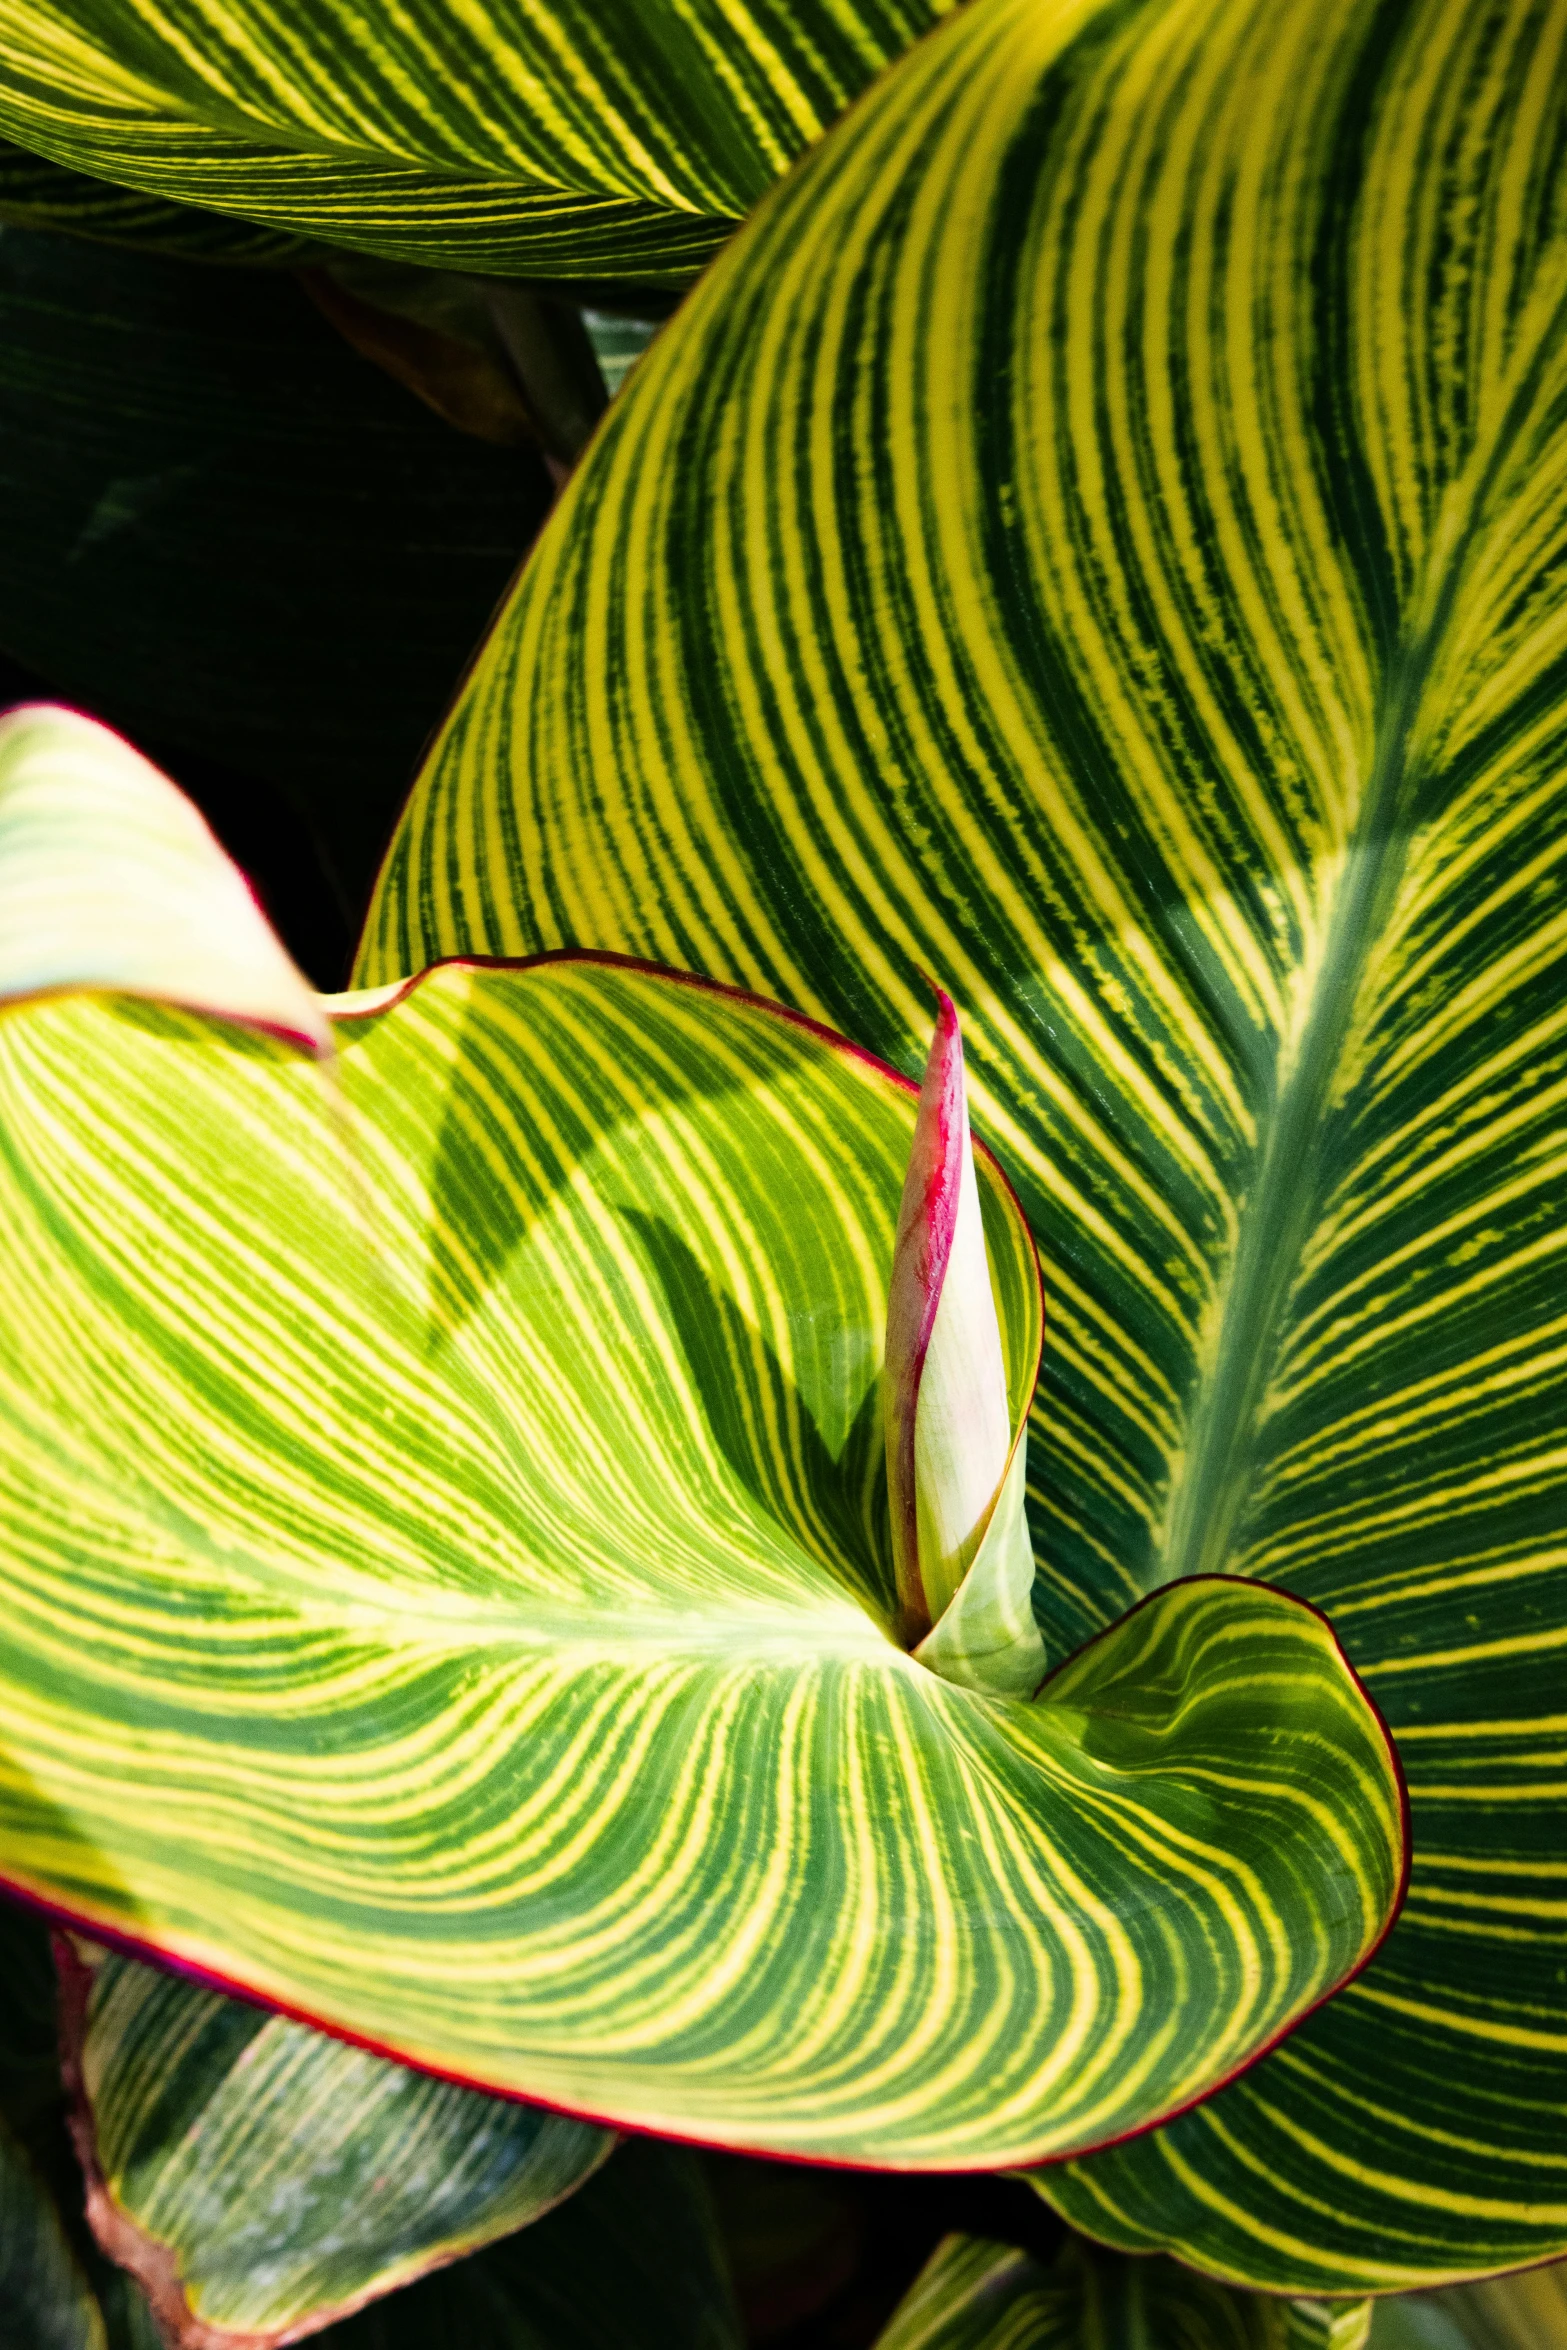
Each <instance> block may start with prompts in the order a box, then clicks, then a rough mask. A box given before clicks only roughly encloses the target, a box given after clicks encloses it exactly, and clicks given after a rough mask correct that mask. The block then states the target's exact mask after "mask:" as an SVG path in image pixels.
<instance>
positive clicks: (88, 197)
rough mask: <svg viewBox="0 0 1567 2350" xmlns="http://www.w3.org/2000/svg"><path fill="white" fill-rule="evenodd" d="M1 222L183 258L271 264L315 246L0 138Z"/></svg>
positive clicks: (299, 257) (314, 251)
mask: <svg viewBox="0 0 1567 2350" xmlns="http://www.w3.org/2000/svg"><path fill="white" fill-rule="evenodd" d="M0 221H6V222H12V223H14V224H15V225H16V226H18V227H20V228H29V229H54V230H59V231H62V232H63V233H64V234H66V235H69V236H77V237H90V238H94V239H96V240H99V241H101V242H102V243H104V244H108V245H128V246H135V247H137V248H138V249H140V250H142V251H146V252H152V253H175V254H178V255H180V256H181V258H182V259H184V260H187V261H223V262H232V263H237V264H242V265H245V266H248V267H251V268H278V267H283V266H285V265H289V264H297V263H299V262H303V261H308V260H311V259H314V258H316V257H317V255H318V253H319V251H320V248H319V247H318V246H315V245H313V244H312V243H311V242H310V241H309V240H308V239H307V238H304V237H294V236H290V235H289V234H288V232H287V231H286V230H279V229H270V228H265V227H263V226H261V225H260V223H258V222H256V221H250V220H241V219H237V218H236V217H235V216H234V215H233V214H231V213H224V212H204V211H202V210H201V209H200V207H199V206H196V205H192V204H170V203H167V202H165V201H164V199H163V198H161V197H159V196H147V195H143V194H142V193H141V192H140V191H139V190H138V189H136V188H120V187H116V186H115V185H114V184H113V182H112V181H110V180H101V179H93V178H92V177H91V176H90V175H89V174H88V173H86V172H81V171H71V170H69V169H68V168H67V167H66V166H65V165H64V164H60V163H50V162H49V161H48V160H47V158H46V157H44V156H42V155H34V154H31V153H29V151H28V150H27V148H25V147H13V146H10V145H9V144H7V143H5V142H3V141H0Z"/></svg>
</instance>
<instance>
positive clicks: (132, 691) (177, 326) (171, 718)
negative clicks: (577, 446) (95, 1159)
mask: <svg viewBox="0 0 1567 2350" xmlns="http://www.w3.org/2000/svg"><path fill="white" fill-rule="evenodd" d="M9 184H10V182H9V179H8V177H7V174H6V171H5V168H4V165H3V161H0V209H3V203H4V189H5V188H6V187H7V186H8V185H9ZM107 192H109V193H112V191H107ZM550 495H551V485H550V482H549V479H548V476H547V475H546V473H545V471H544V467H543V465H542V463H541V462H540V461H539V459H538V458H537V457H536V456H535V455H534V454H533V453H532V452H531V451H528V450H506V451H502V450H499V449H487V448H483V447H481V446H480V445H479V444H478V443H476V442H474V441H471V440H467V439H464V438H461V437H460V436H458V435H457V434H455V433H453V432H452V431H451V430H450V429H449V428H448V427H446V426H445V425H442V424H441V423H439V422H438V421H437V420H436V419H435V418H434V417H433V416H430V415H428V414H427V413H426V412H425V411H424V410H423V409H422V408H421V407H420V406H419V405H418V404H417V403H416V402H415V401H414V400H412V399H411V398H410V397H409V396H408V394H407V393H406V392H404V391H402V390H401V389H400V388H398V387H397V386H395V385H392V384H390V383H387V382H386V381H384V380H383V379H382V378H381V376H380V375H379V374H378V373H377V372H376V370H374V369H373V368H371V367H369V366H367V365H366V364H365V362H364V361H363V360H361V359H359V358H358V357H357V356H356V355H355V354H354V353H352V352H350V351H348V350H346V349H345V348H344V347H343V345H342V343H341V341H340V340H339V338H338V337H337V335H335V334H334V333H333V332H332V331H331V329H330V328H329V327H328V326H327V325H326V323H325V321H324V320H323V319H321V318H320V317H319V316H318V315H317V314H316V312H315V311H314V310H313V308H312V307H311V305H310V303H309V302H308V301H307V299H306V298H305V295H304V293H303V292H302V290H301V289H300V288H299V287H298V286H296V285H295V284H293V283H292V282H290V281H289V280H287V279H271V280H269V279H268V278H266V277H264V276H261V275H259V274H258V273H257V272H256V271H254V270H247V271H245V272H244V273H243V274H241V273H240V272H237V271H234V270H230V269H192V268H188V267H185V266H183V265H182V264H181V263H179V262H177V261H165V260H160V259H158V258H156V257H155V256H149V255H144V254H137V253H121V252H113V251H109V250H106V249H96V250H95V249H94V248H93V247H92V246H90V245H85V244H79V243H77V242H76V241H74V240H67V239H65V238H59V237H51V236H37V235H32V234H29V233H27V232H26V231H22V230H14V229H7V230H0V516H3V518H4V526H5V527H4V530H3V532H0V650H3V651H4V652H6V653H8V654H9V655H11V656H12V658H14V659H16V660H18V661H21V662H22V663H24V664H25V665H26V666H27V667H28V668H29V669H31V670H33V671H34V672H35V673H36V674H37V675H39V676H40V677H42V678H45V679H47V680H48V682H49V685H50V687H51V688H52V689H53V690H54V691H56V692H58V693H61V694H65V695H69V696H71V697H73V698H77V699H80V700H82V701H83V702H85V703H87V704H88V705H89V706H90V707H92V708H93V709H95V710H97V711H99V712H100V713H102V714H103V715H105V716H107V717H109V718H111V719H112V720H113V721H114V722H115V723H116V724H119V725H122V726H127V727H132V728H134V729H135V730H136V731H137V732H138V733H139V734H140V735H143V736H145V737H146V738H148V739H151V740H154V741H158V742H160V743H167V744H170V745H172V746H174V747H175V748H176V749H179V750H185V751H193V752H195V753H197V754H198V755H203V756H208V757H216V758H219V759H221V760H223V761H224V762H225V764H226V765H227V766H229V767H231V768H233V769H236V770H238V771H239V773H240V774H241V775H245V776H254V777H256V778H258V779H259V781H260V782H261V783H262V784H263V785H270V786H271V787H273V788H274V789H276V790H279V791H281V792H283V793H284V794H286V795H287V797H288V798H289V799H290V800H291V801H292V802H293V804H294V805H295V806H296V807H297V808H299V809H301V810H302V811H303V812H304V814H305V816H306V819H307V821H308V822H309V823H310V825H311V827H312V830H313V832H314V835H315V837H316V839H317V840H318V841H319V842H320V845H321V850H322V854H323V861H324V862H325V864H326V865H327V867H328V869H329V870H330V872H331V875H332V878H333V880H334V881H335V882H336V884H337V886H338V889H339V891H340V893H341V897H342V900H343V903H344V909H345V911H344V927H345V929H346V930H347V932H348V935H349V937H350V938H351V936H352V929H353V925H354V924H355V922H356V921H357V918H358V914H359V911H360V909H361V908H362V907H363V904H364V901H365V899H366V897H367V896H368V894H369V890H370V884H371V880H372V877H373V874H374V870H375V865H376V861H377V859H378V858H379V857H380V855H381V853H382V851H383V849H384V847H385V843H386V839H387V836H388V835H389V833H390V831H391V828H392V824H393V822H394V819H395V816H396V811H397V806H398V803H399V801H400V799H401V797H402V795H403V793H404V792H405V790H406V788H407V784H408V779H409V777H410V775H411V774H412V772H413V769H414V766H415V764H416V762H417V760H418V757H419V753H420V749H421V746H422V745H423V743H424V741H425V738H426V736H427V735H428V733H429V731H430V729H431V727H432V726H433V725H434V724H435V723H436V721H437V719H438V718H439V716H440V713H441V710H442V708H443V706H444V704H445V702H446V700H447V699H448V697H449V695H450V694H451V692H452V690H453V688H454V686H455V684H456V682H457V679H458V677H459V675H460V674H461V671H462V668H463V665H464V663H465V662H466V660H467V658H468V655H469V653H470V652H471V651H472V649H473V646H474V644H475V642H476V641H477V639H478V637H479V636H480V634H481V633H482V631H483V628H484V626H485V623H486V621H487V619H488V617H489V614H490V612H491V610H492V609H493V606H494V603H495V600H496V598H497V597H498V596H499V595H500V594H501V593H502V591H503V590H504V588H505V585H506V582H507V580H508V578H509V577H510V575H511V573H512V571H513V570H514V568H515V566H516V563H517V559H518V557H519V556H520V555H521V553H522V552H523V550H524V549H525V548H526V546H527V544H528V542H529V540H530V539H531V537H532V536H533V533H534V532H535V530H536V529H537V528H538V525H539V523H540V521H541V520H542V519H543V516H544V512H545V509H546V506H547V504H548V502H549V498H550ZM306 549H308V554H306V552H305V550H306ZM344 952H345V953H346V941H345V948H344ZM327 976H328V977H329V981H330V983H332V984H335V983H336V982H337V980H338V979H340V977H341V969H340V968H339V969H338V970H337V971H334V972H332V973H330V974H329V975H327Z"/></svg>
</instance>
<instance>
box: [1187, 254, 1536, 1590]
mask: <svg viewBox="0 0 1567 2350" xmlns="http://www.w3.org/2000/svg"><path fill="white" fill-rule="evenodd" d="M1564 328H1567V297H1564V299H1563V300H1562V302H1561V303H1559V304H1558V306H1557V308H1556V312H1555V315H1554V317H1553V319H1552V322H1551V330H1550V332H1549V333H1547V334H1542V335H1541V336H1540V338H1539V340H1538V343H1537V344H1536V346H1535V348H1534V349H1533V351H1532V352H1531V353H1530V354H1529V355H1528V356H1527V357H1526V358H1525V360H1524V361H1523V363H1522V364H1521V365H1520V367H1519V369H1518V373H1517V376H1516V379H1515V381H1514V382H1513V384H1512V387H1511V390H1510V394H1509V397H1508V398H1507V400H1506V402H1505V403H1503V404H1501V406H1500V411H1499V415H1498V423H1497V429H1496V431H1495V433H1494V435H1493V436H1492V437H1491V439H1490V441H1489V443H1488V445H1487V446H1485V447H1483V448H1482V449H1480V450H1478V451H1476V452H1475V454H1474V458H1473V460H1472V464H1471V469H1470V472H1469V478H1468V480H1467V481H1465V482H1457V481H1455V483H1454V484H1453V487H1452V490H1451V491H1450V493H1449V495H1450V499H1453V500H1461V501H1462V520H1461V521H1459V522H1458V523H1457V527H1456V528H1454V529H1451V530H1449V531H1443V530H1442V529H1441V528H1436V529H1433V531H1432V533H1431V537H1430V540H1429V545H1430V548H1431V550H1432V555H1431V558H1430V560H1431V564H1432V568H1431V570H1430V571H1429V572H1428V575H1427V577H1426V580H1425V582H1424V583H1423V587H1422V588H1421V589H1420V590H1419V591H1418V592H1417V593H1416V594H1415V595H1414V596H1413V597H1412V598H1411V600H1410V604H1409V606H1408V610H1409V613H1410V616H1411V618H1410V625H1409V627H1408V632H1407V634H1406V636H1405V639H1404V643H1403V646H1402V647H1401V649H1400V650H1399V652H1398V653H1397V654H1396V655H1395V656H1394V658H1393V660H1392V661H1391V662H1390V664H1389V668H1388V673H1387V677H1386V681H1385V683H1384V687H1383V691H1382V694H1381V697H1380V709H1379V711H1378V714H1377V724H1376V732H1375V747H1374V753H1373V759H1372V766H1371V773H1370V776H1369V779H1368V782H1367V786H1366V791H1365V794H1364V797H1363V799H1362V801H1361V805H1360V808H1359V810H1358V812H1357V815H1356V818H1355V821H1354V825H1353V830H1352V833H1351V837H1350V841H1349V844H1348V854H1347V856H1346V859H1345V863H1344V866H1343V869H1342V872H1341V874H1340V877H1339V880H1338V882H1337V885H1336V890H1335V896H1334V900H1333V902H1332V905H1331V908H1330V911H1329V916H1328V928H1327V935H1326V939H1325V943H1324V949H1323V955H1322V961H1321V965H1320V969H1319V976H1318V980H1317V984H1316V988H1315V991H1314V994H1313V998H1312V1002H1311V1006H1310V1009H1309V1011H1308V1013H1307V1016H1306V1019H1305V1022H1304V1025H1303V1028H1302V1031H1301V1036H1300V1045H1299V1050H1298V1051H1297V1053H1296V1054H1295V1056H1294V1059H1293V1060H1292V1061H1289V1062H1287V1063H1286V1065H1285V1067H1284V1069H1283V1071H1282V1074H1281V1078H1280V1082H1279V1086H1278V1091H1277V1094H1276V1096H1275V1099H1274V1103H1273V1108H1272V1112H1271V1115H1268V1116H1267V1117H1266V1138H1265V1141H1264V1145H1263V1152H1262V1158H1261V1163H1260V1165H1259V1167H1258V1170H1257V1176H1256V1180H1255V1183H1254V1184H1253V1186H1252V1188H1251V1190H1250V1192H1249V1193H1248V1195H1247V1196H1246V1198H1245V1199H1244V1200H1243V1201H1242V1203H1241V1218H1240V1238H1239V1242H1238V1245H1237V1247H1236V1252H1235V1258H1234V1262H1233V1264H1232V1266H1231V1269H1230V1275H1229V1280H1228V1283H1227V1284H1226V1288H1225V1293H1224V1301H1223V1309H1222V1313H1221V1315H1220V1317H1219V1327H1218V1338H1217V1343H1216V1347H1215V1350H1214V1352H1213V1354H1212V1356H1211V1357H1210V1359H1209V1362H1208V1364H1207V1365H1206V1366H1205V1367H1204V1369H1203V1371H1202V1372H1200V1374H1199V1378H1198V1381H1197V1392H1196V1394H1195V1396H1194V1399H1193V1404H1192V1411H1191V1417H1190V1420H1189V1422H1188V1430H1189V1433H1188V1441H1187V1446H1186V1451H1185V1457H1184V1461H1183V1462H1182V1463H1181V1465H1180V1466H1179V1467H1178V1468H1177V1471H1176V1479H1175V1485H1174V1490H1173V1492H1172V1495H1171V1506H1170V1511H1169V1516H1168V1519H1167V1526H1168V1533H1167V1537H1166V1541H1165V1546H1164V1557H1163V1561H1162V1564H1161V1567H1160V1570H1159V1572H1158V1574H1157V1577H1156V1580H1158V1581H1160V1582H1173V1581H1175V1579H1176V1578H1177V1577H1178V1576H1181V1575H1197V1574H1216V1573H1225V1572H1230V1573H1235V1572H1237V1571H1244V1566H1245V1559H1244V1545H1245V1540H1246V1531H1247V1530H1246V1524H1245V1519H1246V1514H1247V1509H1248V1505H1249V1504H1250V1503H1251V1501H1252V1500H1253V1499H1254V1497H1255V1494H1256V1489H1257V1488H1256V1478H1257V1470H1258V1468H1259V1466H1260V1463H1261V1457H1262V1453H1263V1449H1264V1443H1265V1430H1266V1420H1267V1397H1268V1391H1269V1388H1270V1385H1271V1383H1272V1380H1273V1376H1274V1373H1275V1371H1276V1369H1277V1367H1278V1364H1279V1358H1280V1354H1281V1352H1282V1349H1283V1346H1284V1344H1285V1342H1286V1340H1287V1336H1288V1307H1289V1301H1290V1296H1291V1293H1292V1291H1293V1289H1294V1286H1295V1283H1296V1280H1297V1278H1298V1276H1299V1271H1300V1265H1301V1257H1302V1253H1303V1250H1304V1247H1305V1244H1306V1241H1307V1240H1308V1238H1309V1236H1310V1233H1311V1230H1312V1227H1313V1225H1314V1223H1315V1220H1316V1218H1317V1216H1318V1214H1319V1213H1320V1210H1321V1206H1322V1164H1323V1153H1322V1142H1323V1136H1324V1132H1325V1129H1326V1124H1327V1120H1328V1117H1329V1114H1330V1112H1331V1110H1332V1107H1333V1093H1334V1084H1335V1079H1336V1078H1337V1075H1338V1072H1339V1070H1340V1068H1341V1067H1342V1065H1343V1058H1344V1050H1345V1046H1346V1044H1347V1043H1348V1041H1349V1038H1350V1033H1351V1026H1352V1023H1353V1021H1354V1018H1355V1012H1356V1004H1357V999H1358V997H1359V994H1360V990H1361V986H1362V984H1363V981H1364V978H1365V974H1366V968H1367V964H1368V962H1369V960H1370V957H1371V955H1372V953H1373V951H1374V949H1375V946H1376V943H1377V940H1378V939H1379V937H1380V936H1381V934H1382V932H1383V930H1384V929H1385V927H1386V924H1387V922H1388V919H1389V917H1390V915H1391V913H1392V910H1393V905H1394V901H1395V898H1396V896H1397V892H1398V888H1399V884H1400V880H1401V878H1402V874H1403V869H1404V861H1405V856H1406V853H1407V849H1408V843H1409V838H1410V833H1411V827H1412V822H1413V801H1414V796H1415V787H1416V782H1417V769H1418V765H1419V760H1418V754H1417V758H1416V761H1415V763H1414V765H1413V766H1412V764H1411V761H1410V758H1409V745H1410V743H1411V740H1412V739H1413V738H1414V736H1415V734H1416V729H1417V724H1418V722H1419V720H1420V717H1421V704H1422V701H1423V699H1424V696H1425V691H1426V687H1427V684H1428V682H1429V680H1430V679H1431V676H1432V673H1433V670H1434V667H1435V663H1436V658H1437V652H1438V648H1439V647H1440V644H1441V642H1442V638H1443V634H1444V632H1445V630H1446V628H1447V626H1448V624H1449V622H1450V620H1451V619H1452V616H1453V613H1454V610H1455V607H1456V605H1457V602H1458V599H1459V596H1460V594H1461V592H1462V589H1463V584H1464V580H1465V576H1466V573H1467V570H1468V567H1469V564H1470V562H1471V560H1472V559H1473V558H1474V557H1475V555H1476V554H1477V552H1478V551H1479V550H1480V549H1481V548H1482V547H1483V545H1484V537H1485V530H1486V526H1487V524H1488V522H1491V521H1493V520H1494V519H1495V518H1494V517H1493V516H1492V514H1491V511H1490V509H1491V501H1492V493H1493V491H1494V490H1495V489H1496V487H1497V485H1498V483H1499V481H1500V480H1501V478H1502V477H1503V474H1504V472H1505V468H1506V466H1507V464H1508V462H1509V461H1510V458H1511V456H1512V453H1513V452H1514V451H1515V449H1516V447H1517V445H1518V443H1519V440H1520V438H1521V436H1522V434H1523V431H1524V428H1525V426H1526V424H1527V422H1528V419H1529V418H1530V415H1531V412H1532V410H1533V408H1534V406H1535V403H1536V401H1537V399H1538V396H1539V393H1540V389H1541V384H1542V381H1543V370H1544V366H1545V357H1546V354H1547V353H1548V352H1549V351H1550V350H1552V349H1554V347H1555V345H1556V339H1557V337H1558V336H1559V334H1560V333H1561V332H1562V331H1563V330H1564ZM1450 511H1451V508H1450Z"/></svg>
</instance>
